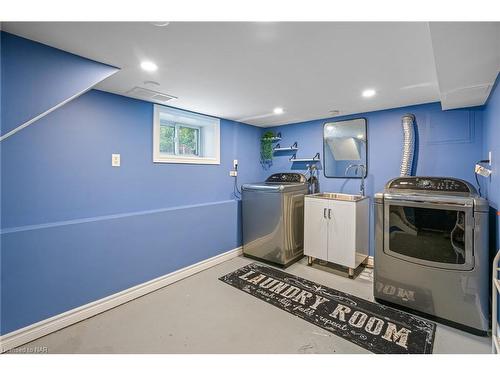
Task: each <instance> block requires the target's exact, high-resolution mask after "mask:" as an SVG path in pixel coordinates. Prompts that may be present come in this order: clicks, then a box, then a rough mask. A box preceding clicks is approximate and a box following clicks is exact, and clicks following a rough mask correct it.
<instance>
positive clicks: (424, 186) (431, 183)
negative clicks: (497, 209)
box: [386, 177, 476, 194]
mask: <svg viewBox="0 0 500 375" xmlns="http://www.w3.org/2000/svg"><path fill="white" fill-rule="evenodd" d="M386 188H388V189H398V190H424V191H434V192H451V193H466V194H472V193H475V192H476V191H475V189H474V187H473V186H471V185H470V184H468V183H467V182H465V181H463V180H459V179H457V178H451V177H399V178H395V179H394V180H391V181H389V183H388V184H387V186H386Z"/></svg>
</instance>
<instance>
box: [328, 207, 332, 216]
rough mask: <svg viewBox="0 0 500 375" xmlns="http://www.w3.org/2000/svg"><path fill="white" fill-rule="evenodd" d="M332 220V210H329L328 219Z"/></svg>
mask: <svg viewBox="0 0 500 375" xmlns="http://www.w3.org/2000/svg"><path fill="white" fill-rule="evenodd" d="M331 218H332V209H331V208H329V209H328V219H331Z"/></svg>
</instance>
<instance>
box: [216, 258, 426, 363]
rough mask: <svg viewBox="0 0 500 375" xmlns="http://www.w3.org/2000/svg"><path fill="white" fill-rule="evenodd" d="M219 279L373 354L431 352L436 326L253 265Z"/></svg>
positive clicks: (394, 310) (402, 313)
mask: <svg viewBox="0 0 500 375" xmlns="http://www.w3.org/2000/svg"><path fill="white" fill-rule="evenodd" d="M219 280H222V281H224V282H225V283H227V284H229V285H232V286H234V287H235V288H238V289H240V290H243V291H244V292H246V293H248V294H251V295H252V296H254V297H257V298H259V299H261V300H263V301H266V302H267V303H270V304H271V305H274V306H276V307H278V308H280V309H282V310H285V311H287V312H289V313H290V314H293V315H295V316H298V317H299V318H302V319H304V320H306V321H308V322H310V323H312V324H315V325H317V326H318V327H321V328H323V329H326V330H327V331H329V332H332V333H334V334H335V335H337V336H340V337H342V338H344V339H346V340H349V341H351V342H353V343H355V344H357V345H359V346H361V347H362V348H365V349H368V350H370V351H372V352H374V353H385V354H396V353H408V354H424V353H432V346H433V344H434V334H435V331H436V325H435V324H434V323H432V322H429V321H428V320H425V319H422V318H419V317H417V316H414V315H411V314H407V313H405V312H402V311H399V310H396V309H393V308H390V307H387V306H384V305H380V304H378V303H373V302H370V301H366V300H364V299H361V298H358V297H354V296H352V295H350V294H347V293H343V292H339V291H338V290H335V289H331V288H327V287H326V286H323V285H320V284H316V283H313V282H312V281H309V280H306V279H302V278H300V277H297V276H294V275H290V274H289V273H286V272H283V271H280V270H277V269H274V268H271V267H267V266H263V265H260V264H257V263H252V264H249V265H248V266H245V267H242V268H240V269H238V270H236V271H234V272H231V273H229V274H227V275H226V276H223V277H221V278H220V279H219Z"/></svg>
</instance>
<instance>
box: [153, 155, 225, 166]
mask: <svg viewBox="0 0 500 375" xmlns="http://www.w3.org/2000/svg"><path fill="white" fill-rule="evenodd" d="M153 162H154V163H169V164H216V165H220V160H217V159H213V158H188V157H161V158H153Z"/></svg>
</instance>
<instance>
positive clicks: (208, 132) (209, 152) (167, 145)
mask: <svg viewBox="0 0 500 375" xmlns="http://www.w3.org/2000/svg"><path fill="white" fill-rule="evenodd" d="M153 147H154V149H153V161H154V162H155V163H189V164H220V120H219V119H216V118H214V117H210V116H204V115H199V114H196V113H192V112H187V111H183V110H180V109H174V108H169V107H165V106H161V105H155V106H154V120H153Z"/></svg>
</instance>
